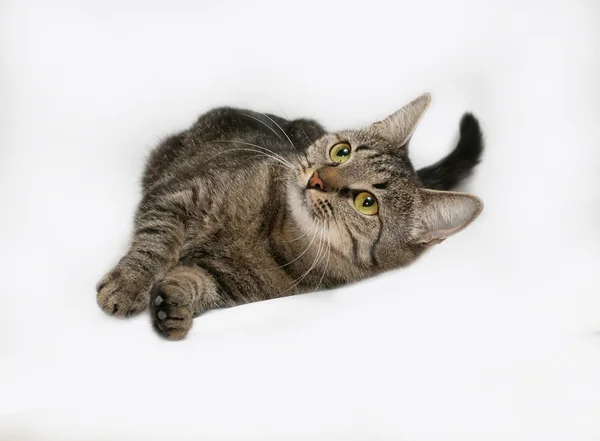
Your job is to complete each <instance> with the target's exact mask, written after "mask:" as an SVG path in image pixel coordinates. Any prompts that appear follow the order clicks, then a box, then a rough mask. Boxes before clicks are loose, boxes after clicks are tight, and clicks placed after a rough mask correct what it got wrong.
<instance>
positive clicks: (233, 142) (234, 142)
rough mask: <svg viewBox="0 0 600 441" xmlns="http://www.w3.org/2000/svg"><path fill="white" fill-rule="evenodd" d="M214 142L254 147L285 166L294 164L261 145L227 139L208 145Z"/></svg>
mask: <svg viewBox="0 0 600 441" xmlns="http://www.w3.org/2000/svg"><path fill="white" fill-rule="evenodd" d="M215 142H228V143H232V144H244V145H247V146H250V147H256V148H257V149H262V150H263V151H264V152H265V153H269V154H271V155H273V156H275V157H277V158H279V159H281V160H282V161H284V162H286V163H287V164H289V165H290V166H291V167H293V166H294V164H292V163H291V162H290V161H288V160H287V159H285V158H284V157H283V156H281V155H279V154H277V153H275V152H274V151H273V150H271V149H268V148H266V147H263V146H262V145H257V144H252V143H250V142H245V141H234V140H229V139H216V140H214V141H209V142H208V143H209V144H211V143H215Z"/></svg>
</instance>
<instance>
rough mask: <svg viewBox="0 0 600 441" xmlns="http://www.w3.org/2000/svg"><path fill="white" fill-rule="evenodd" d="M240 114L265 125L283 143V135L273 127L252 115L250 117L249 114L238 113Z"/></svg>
mask: <svg viewBox="0 0 600 441" xmlns="http://www.w3.org/2000/svg"><path fill="white" fill-rule="evenodd" d="M238 113H239V114H240V115H244V116H247V117H248V118H252V119H253V120H255V121H258V122H259V123H261V124H262V125H264V126H265V127H267V128H268V129H269V130H270V131H271V132H273V133H275V135H277V137H278V138H279V139H281V140H282V141H283V138H282V137H281V135H280V134H279V133H277V132H276V131H275V129H274V128H273V127H271V126H270V125H268V124H267V123H266V122H264V121H263V120H262V119H258V118H256V117H254V116H252V115H248V114H247V113H243V112H238Z"/></svg>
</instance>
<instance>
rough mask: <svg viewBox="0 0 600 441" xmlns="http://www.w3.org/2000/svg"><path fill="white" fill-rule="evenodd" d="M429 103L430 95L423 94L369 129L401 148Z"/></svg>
mask: <svg viewBox="0 0 600 441" xmlns="http://www.w3.org/2000/svg"><path fill="white" fill-rule="evenodd" d="M430 102H431V95H430V94H428V93H425V94H423V95H421V96H420V97H419V98H417V99H415V100H413V101H411V102H410V103H408V104H407V105H406V106H404V107H403V108H401V109H400V110H398V111H396V112H395V113H392V114H391V115H390V116H388V117H387V118H386V119H384V120H382V121H379V122H376V123H375V124H373V125H372V126H371V127H372V128H373V129H374V130H375V131H376V132H377V133H379V134H380V135H382V136H384V137H386V138H392V139H394V142H396V143H397V144H398V145H399V146H403V145H405V144H406V143H407V142H408V140H409V138H410V137H411V135H412V134H413V132H414V131H415V128H416V127H417V124H418V123H419V120H420V119H421V117H422V116H423V114H424V113H425V111H426V110H427V108H428V107H429V103H430Z"/></svg>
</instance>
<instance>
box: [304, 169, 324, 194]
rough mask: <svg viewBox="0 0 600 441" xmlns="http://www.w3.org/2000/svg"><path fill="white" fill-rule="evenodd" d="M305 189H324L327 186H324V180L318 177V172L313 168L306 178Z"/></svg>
mask: <svg viewBox="0 0 600 441" xmlns="http://www.w3.org/2000/svg"><path fill="white" fill-rule="evenodd" d="M306 188H307V189H311V190H319V191H326V190H327V187H326V186H325V182H324V181H323V180H322V179H321V178H320V177H319V173H318V172H317V171H316V170H315V171H314V172H313V174H312V176H311V177H310V179H309V180H308V185H307V186H306Z"/></svg>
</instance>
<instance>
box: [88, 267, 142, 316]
mask: <svg viewBox="0 0 600 441" xmlns="http://www.w3.org/2000/svg"><path fill="white" fill-rule="evenodd" d="M151 284H152V281H150V280H148V279H147V277H145V276H144V275H143V274H141V273H140V272H139V271H138V270H136V269H135V268H133V267H129V266H127V265H124V264H119V265H117V266H116V267H115V268H114V269H113V270H112V271H110V272H109V273H108V274H106V275H105V276H104V277H103V278H102V280H100V282H98V285H96V292H97V293H98V294H97V297H96V298H97V300H98V305H99V306H100V308H102V309H103V310H104V311H105V312H106V313H108V314H110V315H117V316H122V317H126V316H130V315H134V314H138V313H140V312H142V311H143V310H144V309H146V307H147V306H148V298H149V297H150V286H151Z"/></svg>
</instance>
